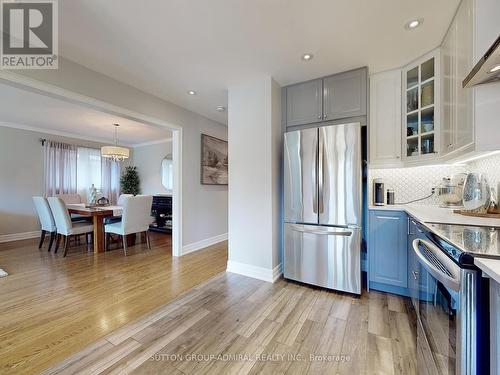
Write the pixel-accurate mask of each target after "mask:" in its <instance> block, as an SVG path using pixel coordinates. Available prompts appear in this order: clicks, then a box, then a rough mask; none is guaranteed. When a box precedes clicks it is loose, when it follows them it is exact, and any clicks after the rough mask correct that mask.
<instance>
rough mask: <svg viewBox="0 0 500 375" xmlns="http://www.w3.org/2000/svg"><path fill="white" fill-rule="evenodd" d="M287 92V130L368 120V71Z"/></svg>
mask: <svg viewBox="0 0 500 375" xmlns="http://www.w3.org/2000/svg"><path fill="white" fill-rule="evenodd" d="M285 90H286V113H285V115H286V126H287V127H291V126H298V125H307V124H314V123H318V122H322V121H332V120H339V119H347V118H353V117H359V116H366V102H367V68H361V69H356V70H351V71H348V72H344V73H339V74H335V75H332V76H329V77H325V78H320V79H316V80H313V81H307V82H303V83H298V84H295V85H291V86H288V87H286V88H285Z"/></svg>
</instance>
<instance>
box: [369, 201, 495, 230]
mask: <svg viewBox="0 0 500 375" xmlns="http://www.w3.org/2000/svg"><path fill="white" fill-rule="evenodd" d="M369 209H370V210H393V211H405V212H406V213H407V214H408V215H411V216H413V217H414V218H415V219H417V220H418V221H420V222H421V223H441V224H457V225H470V226H485V227H496V228H500V219H492V218H486V217H473V216H465V215H460V214H455V213H453V209H451V208H442V207H439V206H430V205H427V206H426V205H418V204H407V205H385V206H370V207H369Z"/></svg>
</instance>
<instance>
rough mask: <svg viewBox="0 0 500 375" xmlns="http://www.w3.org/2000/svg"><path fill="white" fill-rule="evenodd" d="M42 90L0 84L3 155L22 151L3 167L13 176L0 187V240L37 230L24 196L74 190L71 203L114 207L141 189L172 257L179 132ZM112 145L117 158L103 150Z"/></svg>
mask: <svg viewBox="0 0 500 375" xmlns="http://www.w3.org/2000/svg"><path fill="white" fill-rule="evenodd" d="M48 90H49V91H47V92H42V91H41V90H40V89H38V88H33V87H29V86H22V87H20V86H19V85H18V84H16V85H12V84H9V83H7V82H5V81H2V83H0V95H1V97H2V103H4V104H5V105H3V106H2V108H1V109H0V131H1V132H2V134H3V136H2V138H3V140H4V142H5V143H6V145H5V147H4V152H7V150H9V149H11V151H12V152H18V151H19V150H21V149H22V150H23V152H22V153H18V155H17V156H16V158H14V159H13V160H12V161H11V163H10V167H9V166H7V168H9V169H11V170H12V172H13V173H15V175H16V176H17V178H16V179H10V180H8V181H7V182H6V184H4V186H3V188H2V190H3V189H6V192H7V190H8V195H5V194H3V198H1V199H2V200H5V202H3V201H2V202H1V205H0V206H1V211H2V214H3V215H5V217H9V220H7V221H5V222H2V225H1V227H0V237H2V239H5V240H16V239H25V238H30V237H35V236H36V235H37V231H38V228H39V227H38V225H39V224H38V219H37V217H36V213H35V211H34V209H33V204H32V201H31V197H32V196H52V195H59V194H76V195H78V196H79V197H80V199H79V202H71V203H78V204H82V205H86V204H90V203H92V204H96V203H99V204H102V205H106V204H109V205H111V206H119V205H118V200H119V198H120V195H122V194H132V195H137V194H141V195H150V196H152V201H153V203H152V207H151V223H150V228H151V230H152V231H155V232H156V233H159V234H160V235H162V234H163V235H164V237H165V241H166V242H168V243H169V249H170V251H172V253H173V255H174V256H178V255H180V243H181V241H180V237H181V233H182V232H181V227H180V226H181V222H180V217H181V215H180V205H181V202H180V181H181V175H180V173H179V171H180V165H181V160H180V159H181V153H180V149H181V146H180V139H181V135H180V134H179V133H180V132H181V130H180V129H177V130H176V129H171V128H167V127H166V126H165V124H156V123H154V122H153V121H152V120H151V119H150V118H148V119H141V118H139V117H141V115H137V116H135V117H134V116H133V115H134V114H131V113H119V112H118V108H116V107H114V106H107V105H106V104H105V103H97V104H100V105H101V107H102V108H101V107H98V105H97V104H96V103H95V101H93V100H92V99H90V98H85V97H80V96H78V95H76V94H75V96H76V97H78V99H79V101H77V100H76V99H75V98H73V97H72V94H71V93H64V94H65V95H66V96H65V97H64V96H62V95H61V93H60V92H59V93H58V94H57V95H55V94H54V93H52V92H50V88H48ZM85 100H87V101H88V102H85ZM123 112H126V111H125V110H123ZM35 145H36V146H35ZM120 148H121V149H122V150H125V151H126V153H127V155H126V156H125V157H124V156H120V155H117V156H116V157H115V155H111V157H110V155H105V151H106V150H108V151H109V149H111V152H113V151H116V150H118V151H120V150H119V149H120ZM4 172H5V171H4ZM23 179H24V180H26V181H24V180H23ZM131 181H132V182H131ZM134 183H135V184H136V185H137V186H136V187H134V186H133V184H134ZM131 184H132V185H131ZM17 185H23V188H22V189H20V188H19V187H18V186H17ZM28 186H29V187H28ZM116 212H118V213H120V211H119V210H115V211H114V212H113V213H116ZM175 213H178V215H175ZM176 217H178V218H179V220H176ZM3 226H6V227H5V228H3ZM0 242H1V241H0Z"/></svg>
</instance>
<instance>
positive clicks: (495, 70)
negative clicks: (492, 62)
mask: <svg viewBox="0 0 500 375" xmlns="http://www.w3.org/2000/svg"><path fill="white" fill-rule="evenodd" d="M499 70H500V64H498V65H496V66H494V67H493V68H491V69H490V73H495V72H498V71H499Z"/></svg>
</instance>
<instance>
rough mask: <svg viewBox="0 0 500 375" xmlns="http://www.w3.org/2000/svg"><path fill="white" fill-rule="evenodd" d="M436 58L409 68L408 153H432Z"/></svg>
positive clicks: (406, 122) (407, 94)
mask: <svg viewBox="0 0 500 375" xmlns="http://www.w3.org/2000/svg"><path fill="white" fill-rule="evenodd" d="M435 64H436V61H435V58H434V57H431V58H429V59H427V60H425V61H424V62H422V63H420V64H418V65H417V66H415V67H412V68H410V69H408V70H407V71H406V77H405V78H406V93H405V97H406V106H405V108H404V109H405V111H406V114H405V116H406V121H403V122H404V123H405V124H406V132H404V133H403V134H406V136H405V137H404V138H405V140H406V142H405V143H406V157H407V158H409V157H415V156H421V155H426V154H433V153H434V152H435V150H434V141H435V123H434V112H435V82H436V77H435Z"/></svg>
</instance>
